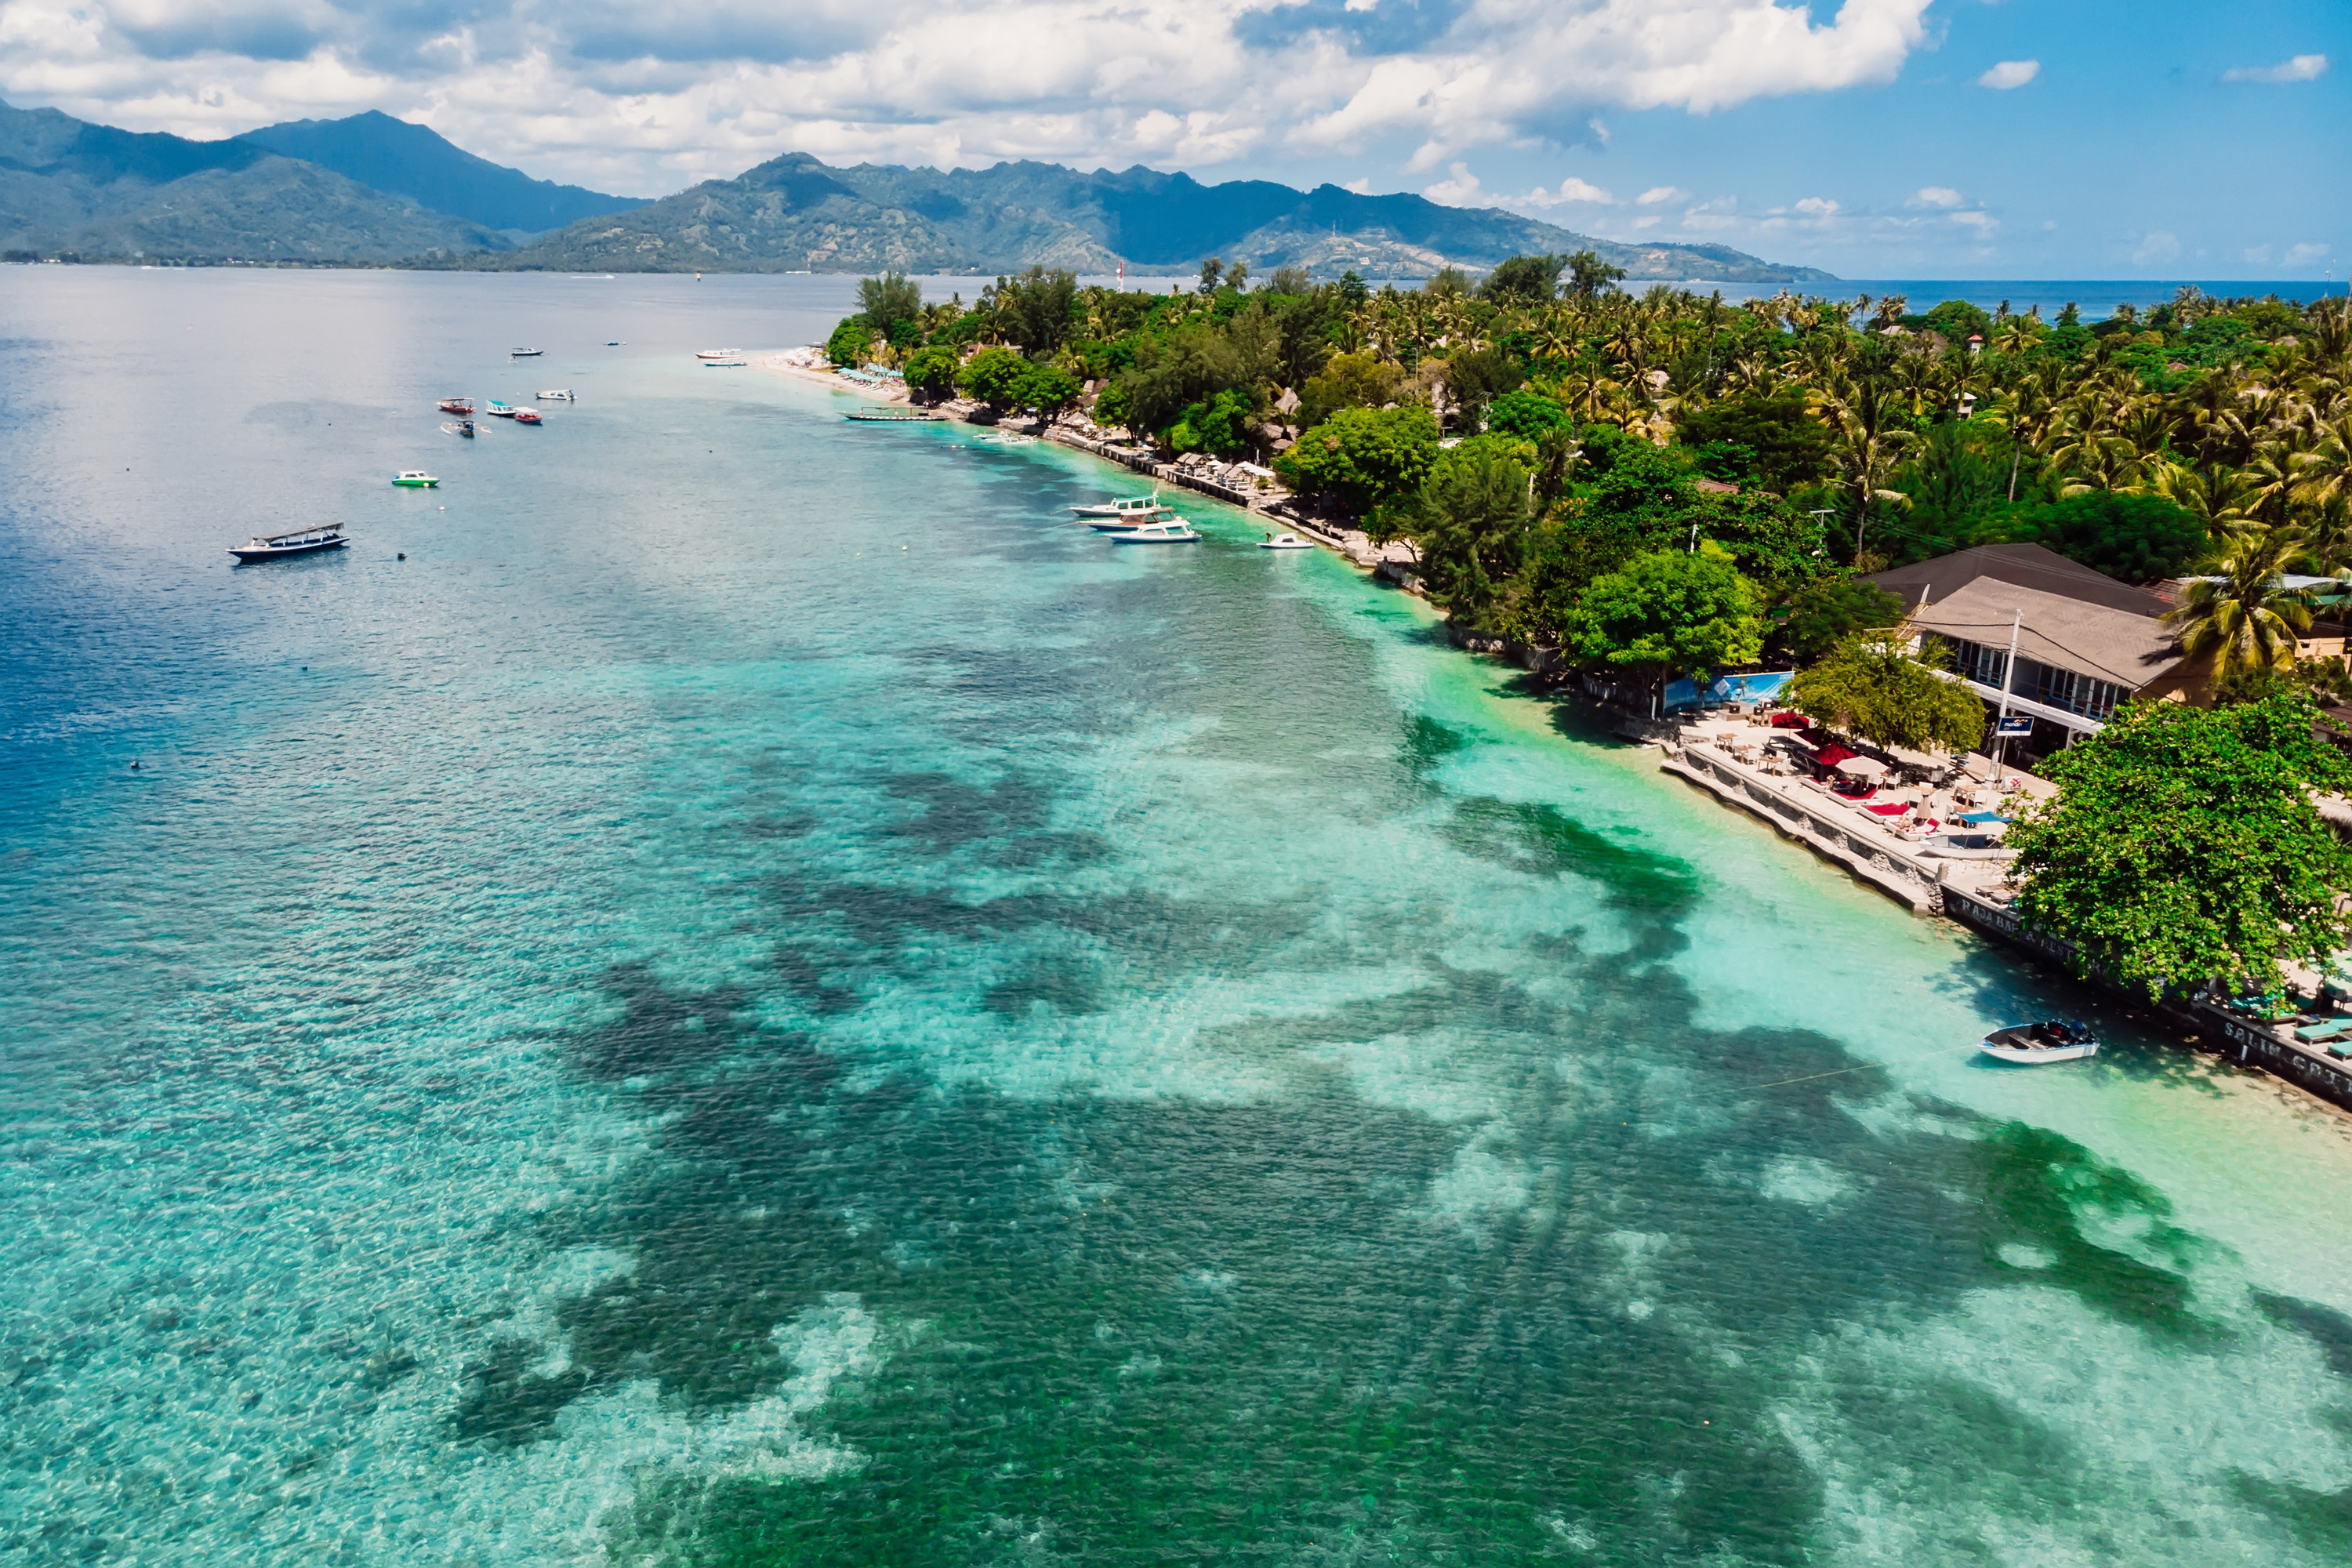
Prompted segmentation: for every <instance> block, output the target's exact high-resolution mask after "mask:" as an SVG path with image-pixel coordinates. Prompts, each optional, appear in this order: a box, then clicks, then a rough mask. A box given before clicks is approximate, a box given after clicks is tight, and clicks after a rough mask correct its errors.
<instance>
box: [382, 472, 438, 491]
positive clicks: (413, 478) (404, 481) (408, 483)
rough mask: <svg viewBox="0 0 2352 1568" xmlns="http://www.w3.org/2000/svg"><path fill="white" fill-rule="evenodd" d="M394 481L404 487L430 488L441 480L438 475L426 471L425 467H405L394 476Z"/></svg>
mask: <svg viewBox="0 0 2352 1568" xmlns="http://www.w3.org/2000/svg"><path fill="white" fill-rule="evenodd" d="M392 482H393V483H394V484H396V485H399V486H401V487H402V488H403V489H412V490H429V489H432V488H433V487H434V486H436V485H437V484H439V483H440V482H441V481H440V479H438V478H437V477H436V476H434V475H432V474H428V473H426V472H425V470H424V469H423V468H403V469H401V470H400V472H398V473H396V474H394V475H393V476H392Z"/></svg>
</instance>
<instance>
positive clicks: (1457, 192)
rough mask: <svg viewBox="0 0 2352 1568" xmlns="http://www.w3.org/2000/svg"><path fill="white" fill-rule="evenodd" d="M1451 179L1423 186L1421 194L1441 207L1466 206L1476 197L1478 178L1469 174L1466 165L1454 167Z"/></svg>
mask: <svg viewBox="0 0 2352 1568" xmlns="http://www.w3.org/2000/svg"><path fill="white" fill-rule="evenodd" d="M1453 175H1454V177H1453V178H1452V179H1448V180H1440V181H1438V182H1437V184H1433V185H1423V186H1422V188H1421V194H1422V195H1424V196H1427V197H1428V198H1429V199H1430V200H1431V201H1433V202H1435V203H1437V204H1438V205H1441V206H1449V207H1462V206H1468V205H1470V204H1471V203H1472V202H1473V201H1475V200H1476V199H1477V196H1478V176H1477V175H1475V174H1472V173H1471V172H1470V165H1469V164H1467V163H1456V164H1454V169H1453Z"/></svg>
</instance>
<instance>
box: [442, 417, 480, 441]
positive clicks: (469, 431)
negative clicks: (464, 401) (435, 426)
mask: <svg viewBox="0 0 2352 1568" xmlns="http://www.w3.org/2000/svg"><path fill="white" fill-rule="evenodd" d="M441 434H443V435H444V436H463V437H466V439H467V440H468V441H470V440H472V439H473V438H474V422H473V421H472V420H470V419H460V420H457V421H456V422H455V423H448V422H445V423H444V424H443V425H442V426H441Z"/></svg>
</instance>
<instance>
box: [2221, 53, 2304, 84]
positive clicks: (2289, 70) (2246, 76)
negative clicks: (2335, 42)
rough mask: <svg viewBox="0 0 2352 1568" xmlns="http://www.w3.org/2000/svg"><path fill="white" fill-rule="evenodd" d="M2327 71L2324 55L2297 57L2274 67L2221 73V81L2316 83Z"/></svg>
mask: <svg viewBox="0 0 2352 1568" xmlns="http://www.w3.org/2000/svg"><path fill="white" fill-rule="evenodd" d="M2326 70H2327V57H2326V55H2297V56H2295V57H2294V58H2293V59H2291V60H2281V61H2280V62H2279V63H2278V64H2276V65H2274V66H2239V67H2237V68H2235V69H2233V70H2225V71H2223V72H2222V73H2221V79H2222V80H2223V81H2317V80H2318V79H2320V77H2321V76H2323V75H2324V74H2326Z"/></svg>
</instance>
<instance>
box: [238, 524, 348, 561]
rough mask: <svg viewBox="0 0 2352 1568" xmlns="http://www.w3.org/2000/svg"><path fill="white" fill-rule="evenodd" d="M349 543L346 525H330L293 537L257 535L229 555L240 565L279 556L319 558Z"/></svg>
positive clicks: (308, 530) (284, 534) (306, 530)
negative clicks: (311, 556)
mask: <svg viewBox="0 0 2352 1568" xmlns="http://www.w3.org/2000/svg"><path fill="white" fill-rule="evenodd" d="M350 542H351V537H350V536H349V535H348V534H346V533H344V531H343V525H342V524H341V523H340V522H330V523H327V524H324V525H323V526H321V527H319V528H305V529H299V530H297V531H294V532H292V533H257V534H255V535H254V536H253V537H252V538H251V539H248V540H247V541H246V542H244V543H243V544H232V545H230V546H229V547H228V552H229V553H230V554H231V555H234V556H236V558H237V559H238V560H239V561H274V560H276V559H277V558H278V557H279V556H280V555H316V554H317V553H318V552H320V551H321V550H341V548H342V547H343V546H344V545H346V544H349V543H350Z"/></svg>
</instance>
